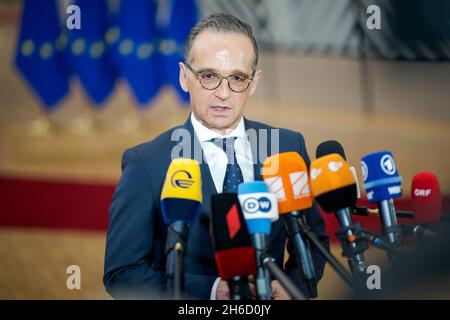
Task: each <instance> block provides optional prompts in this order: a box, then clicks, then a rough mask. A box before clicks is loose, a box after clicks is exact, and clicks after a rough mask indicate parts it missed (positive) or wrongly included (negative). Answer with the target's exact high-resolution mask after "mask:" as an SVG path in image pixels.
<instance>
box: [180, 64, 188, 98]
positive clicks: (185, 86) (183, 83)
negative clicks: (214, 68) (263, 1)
mask: <svg viewBox="0 0 450 320" xmlns="http://www.w3.org/2000/svg"><path fill="white" fill-rule="evenodd" d="M178 65H179V67H180V79H179V81H180V86H181V88H182V89H183V91H184V92H186V93H188V92H189V88H188V84H187V70H186V66H185V65H184V63H183V62H179V63H178Z"/></svg>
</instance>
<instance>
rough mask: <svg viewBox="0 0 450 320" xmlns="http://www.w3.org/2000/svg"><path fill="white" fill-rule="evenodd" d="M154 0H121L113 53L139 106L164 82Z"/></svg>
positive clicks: (150, 97) (148, 99)
mask: <svg viewBox="0 0 450 320" xmlns="http://www.w3.org/2000/svg"><path fill="white" fill-rule="evenodd" d="M155 15H156V2H155V1H154V0H133V1H121V2H120V9H119V12H118V16H117V36H118V40H117V42H116V43H115V45H114V55H115V59H116V63H117V66H118V69H119V70H120V74H121V76H122V77H123V78H125V79H126V81H127V83H128V86H129V88H130V89H131V91H132V92H133V95H134V97H135V99H136V101H137V103H138V106H139V107H141V108H142V107H146V106H147V104H148V103H149V102H150V101H151V100H152V99H153V98H154V97H156V95H157V93H158V91H159V88H160V87H161V84H162V83H161V82H160V81H159V79H158V76H157V74H156V67H155V66H156V61H155V45H156V44H155V35H156V30H155Z"/></svg>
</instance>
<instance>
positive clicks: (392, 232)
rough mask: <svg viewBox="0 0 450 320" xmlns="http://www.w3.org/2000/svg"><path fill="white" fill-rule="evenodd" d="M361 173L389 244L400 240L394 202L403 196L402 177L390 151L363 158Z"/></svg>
mask: <svg viewBox="0 0 450 320" xmlns="http://www.w3.org/2000/svg"><path fill="white" fill-rule="evenodd" d="M361 171H362V175H363V180H364V184H363V186H364V189H365V191H366V194H367V199H368V200H369V201H370V202H372V203H376V204H378V209H379V212H380V218H381V223H382V226H383V234H384V235H385V236H386V237H387V239H388V240H389V242H391V243H397V242H398V241H399V240H400V236H401V235H400V230H399V229H398V227H397V215H396V212H395V207H394V200H393V199H395V198H398V197H400V196H401V195H402V177H401V176H399V174H398V171H397V166H396V165H395V161H394V157H393V156H392V153H391V152H389V151H380V152H375V153H371V154H368V155H366V156H364V157H362V158H361Z"/></svg>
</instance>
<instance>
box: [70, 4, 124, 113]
mask: <svg viewBox="0 0 450 320" xmlns="http://www.w3.org/2000/svg"><path fill="white" fill-rule="evenodd" d="M74 4H75V5H77V6H78V7H79V8H80V13H81V25H80V27H81V28H80V29H73V30H69V45H68V47H67V56H68V63H69V65H70V67H71V70H72V71H73V74H75V75H77V76H78V78H79V80H80V83H81V85H82V87H83V88H84V90H85V92H86V93H87V95H88V96H89V98H90V99H91V101H92V102H94V105H95V106H96V107H101V106H102V105H104V102H105V101H106V99H107V98H108V97H109V95H110V94H111V92H112V91H113V90H114V85H115V80H116V74H115V71H114V68H113V65H112V61H111V57H110V56H109V52H110V51H108V50H107V49H108V47H107V44H106V39H105V35H106V33H107V30H108V29H109V27H110V18H111V17H110V16H109V10H108V4H107V0H76V1H75V2H74Z"/></svg>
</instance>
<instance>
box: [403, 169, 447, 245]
mask: <svg viewBox="0 0 450 320" xmlns="http://www.w3.org/2000/svg"><path fill="white" fill-rule="evenodd" d="M411 199H412V204H413V210H414V214H415V216H416V223H418V225H414V226H411V225H402V226H401V227H402V230H403V232H405V233H408V234H413V235H415V236H418V237H424V236H425V237H437V236H438V234H437V233H436V232H434V231H433V230H430V229H428V228H425V227H423V226H421V224H434V223H437V222H439V220H440V218H441V213H442V196H441V188H440V186H439V180H438V179H437V177H436V175H435V174H434V173H432V172H425V171H424V172H420V173H418V174H416V175H415V176H414V177H413V179H412V183H411Z"/></svg>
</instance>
